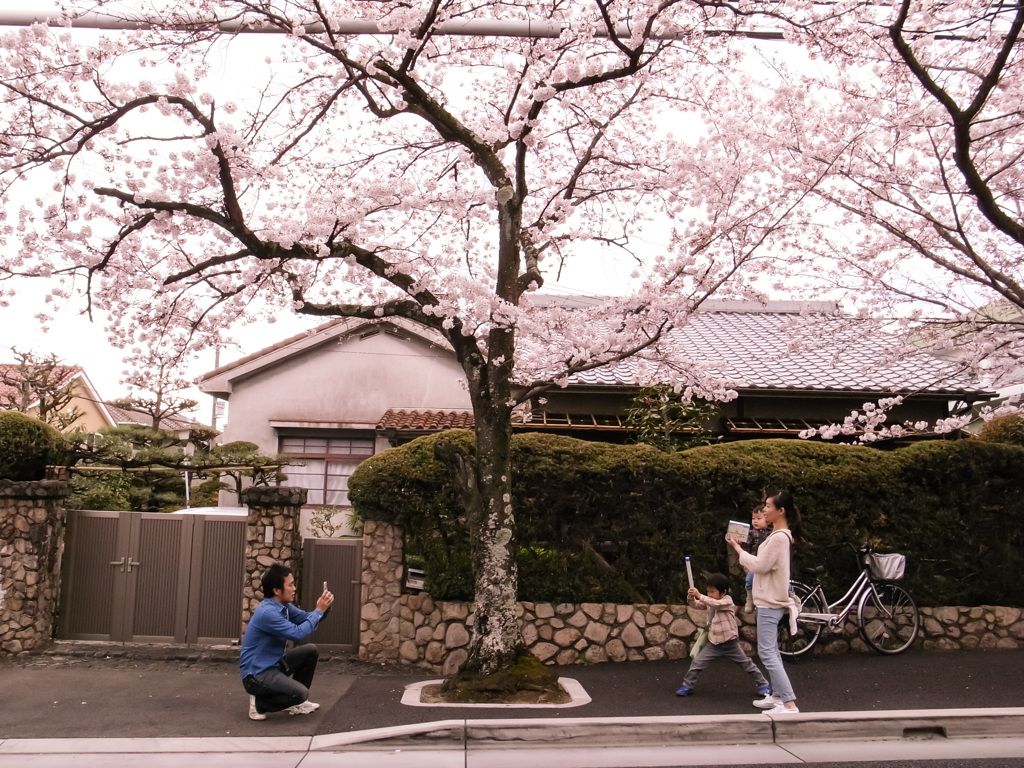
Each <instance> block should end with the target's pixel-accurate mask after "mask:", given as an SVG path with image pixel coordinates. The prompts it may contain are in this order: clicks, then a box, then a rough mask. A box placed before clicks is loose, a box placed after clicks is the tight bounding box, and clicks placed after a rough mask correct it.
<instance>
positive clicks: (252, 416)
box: [224, 332, 470, 453]
mask: <svg viewBox="0 0 1024 768" xmlns="http://www.w3.org/2000/svg"><path fill="white" fill-rule="evenodd" d="M463 380H464V379H463V374H462V369H461V368H460V367H459V365H458V363H457V362H456V361H455V358H454V355H453V354H452V353H451V352H450V351H448V350H445V349H443V348H439V347H436V346H433V345H431V344H430V343H428V342H426V341H425V340H422V339H419V338H416V337H411V338H404V339H403V338H396V337H395V336H393V335H392V334H390V333H386V332H377V333H374V334H373V335H371V336H368V337H366V338H362V337H360V336H358V335H353V336H350V337H343V338H341V339H340V340H338V339H333V340H330V341H328V342H326V343H325V344H323V345H321V346H318V347H314V348H312V349H309V350H307V351H305V352H303V353H301V354H298V355H295V356H293V357H290V358H288V359H285V360H282V361H279V362H277V363H275V364H274V365H273V366H268V367H267V368H264V369H262V370H259V371H256V372H254V373H252V374H251V375H249V376H247V377H245V378H242V379H239V380H235V381H233V382H232V393H231V400H230V409H229V420H228V423H227V425H226V427H225V429H224V440H225V442H230V441H235V440H247V441H250V442H253V443H256V444H257V445H258V446H259V447H260V450H261V451H264V452H267V453H275V452H276V451H277V446H278V435H277V431H276V430H275V429H274V427H273V426H272V424H273V423H275V422H278V423H280V422H288V423H291V424H298V423H308V426H309V427H310V428H317V427H329V428H335V429H346V428H347V429H364V430H365V429H371V430H372V429H373V427H374V426H375V425H376V424H377V422H378V421H379V420H380V417H381V416H383V415H384V412H385V411H387V410H388V409H389V408H395V409H415V410H434V411H436V410H468V409H469V408H470V402H469V395H468V393H467V392H466V389H465V386H464V385H463Z"/></svg>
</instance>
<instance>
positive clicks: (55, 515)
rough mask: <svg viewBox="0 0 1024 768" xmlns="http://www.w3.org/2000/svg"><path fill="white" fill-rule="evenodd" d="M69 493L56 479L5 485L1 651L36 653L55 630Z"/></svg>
mask: <svg viewBox="0 0 1024 768" xmlns="http://www.w3.org/2000/svg"><path fill="white" fill-rule="evenodd" d="M67 494H68V484H67V483H65V482H63V481H55V480H39V481H34V482H17V483H7V484H5V485H4V486H3V487H0V653H9V654H18V653H24V652H26V651H31V650H33V649H36V648H39V647H40V646H42V645H45V644H46V643H48V642H49V641H50V638H51V636H52V634H53V617H54V611H55V609H56V607H57V601H58V599H59V598H60V543H61V539H62V538H63V535H64V508H63V506H62V503H61V502H62V499H63V498H64V497H65V496H67Z"/></svg>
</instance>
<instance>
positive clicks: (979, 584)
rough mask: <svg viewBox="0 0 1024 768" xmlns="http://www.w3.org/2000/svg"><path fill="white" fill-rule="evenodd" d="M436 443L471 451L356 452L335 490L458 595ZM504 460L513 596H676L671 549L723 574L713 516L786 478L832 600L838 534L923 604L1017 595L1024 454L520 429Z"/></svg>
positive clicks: (460, 541)
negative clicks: (678, 440) (892, 569)
mask: <svg viewBox="0 0 1024 768" xmlns="http://www.w3.org/2000/svg"><path fill="white" fill-rule="evenodd" d="M441 440H445V441H451V442H457V443H459V444H460V445H462V446H464V447H465V448H466V449H467V450H470V451H471V450H472V446H473V437H472V434H471V433H468V432H454V431H452V432H445V433H441V434H439V435H431V436H428V437H424V438H420V439H418V440H415V441H413V442H412V443H409V444H407V445H405V446H401V447H399V448H395V449H392V450H390V451H386V452H385V453H382V454H379V455H377V456H374V457H372V458H370V459H368V460H367V461H365V462H363V464H361V465H360V467H359V468H358V469H357V470H356V472H355V474H353V476H352V478H351V481H350V485H349V487H350V491H349V495H350V498H351V500H352V502H353V504H354V506H355V508H356V510H357V512H358V513H359V514H360V515H362V516H363V519H366V520H386V521H392V522H395V523H397V524H398V525H400V526H401V527H402V528H403V530H404V531H405V532H406V536H407V538H408V549H409V550H410V551H414V552H417V553H420V554H422V555H423V556H424V557H425V559H426V563H427V564H426V572H427V589H428V591H430V593H431V594H432V595H434V597H436V598H439V599H467V598H469V597H471V596H472V577H471V574H470V572H469V554H468V534H467V532H466V527H465V524H464V523H465V521H464V519H463V514H462V510H461V508H460V505H459V497H458V494H457V491H456V488H455V485H454V482H453V481H452V479H451V478H450V477H449V476H448V474H447V472H446V470H445V467H444V465H442V464H441V463H440V462H439V461H437V460H436V459H434V456H433V447H434V444H435V443H436V442H438V441H441ZM512 461H513V472H514V476H513V477H514V489H513V493H514V506H515V510H516V525H517V535H518V545H519V567H520V582H519V590H520V597H521V599H524V600H537V601H540V600H545V601H552V602H587V601H594V602H604V601H609V602H680V601H682V600H683V598H684V595H685V591H686V575H685V570H684V569H683V568H682V563H683V557H684V556H685V555H689V556H690V557H691V559H692V560H693V562H694V563H695V565H696V566H697V567H698V568H699V569H702V570H704V571H722V572H725V571H726V568H727V560H726V546H725V544H724V541H723V538H722V537H723V534H724V531H725V527H726V524H727V522H728V521H729V520H730V519H736V520H747V519H748V518H749V514H750V511H751V509H752V508H753V507H754V506H756V505H757V503H759V501H761V500H762V499H763V497H764V495H765V493H767V492H770V491H772V490H775V489H777V488H789V489H790V490H791V491H792V492H793V494H794V497H795V498H796V501H797V504H798V505H799V507H800V510H801V512H802V514H803V519H804V529H805V535H806V538H807V541H806V543H805V544H803V545H802V546H801V547H799V548H798V550H797V554H796V565H797V567H798V568H799V567H800V566H802V565H816V564H822V563H826V564H827V565H828V567H829V573H828V576H827V577H826V580H825V586H826V594H827V595H828V596H829V598H830V599H832V600H836V599H838V598H839V597H841V596H842V590H843V589H844V588H845V586H847V585H848V584H849V582H850V581H852V579H853V577H854V576H855V575H856V573H857V568H858V566H857V563H856V559H855V557H854V556H853V553H852V550H850V549H849V548H846V547H844V544H846V543H853V544H859V543H861V542H865V541H869V542H871V543H872V544H874V545H875V546H876V547H877V548H878V549H879V550H880V551H885V552H902V553H904V554H906V555H907V575H906V579H905V582H904V583H905V585H906V586H907V588H908V589H909V590H910V591H911V593H912V594H913V595H914V596H915V598H916V599H917V600H918V602H919V603H920V604H921V605H980V604H994V605H1017V606H1020V605H1024V582H1022V580H1021V579H1020V578H1019V575H1020V574H1021V573H1022V572H1024V493H1022V491H1024V448H1020V447H1016V446H1009V445H1004V444H996V443H985V442H982V441H979V440H960V441H940V440H936V441H929V442H922V443H917V444H915V445H912V446H909V447H906V448H901V449H898V450H895V451H891V452H883V451H879V450H877V449H874V448H868V447H863V446H848V445H832V444H825V443H818V442H807V441H801V440H751V441H744V442H736V443H726V444H722V445H714V446H704V447H700V448H693V449H691V450H688V451H684V452H681V453H676V454H664V453H661V452H660V451H657V450H655V449H653V448H650V447H649V446H645V445H629V446H620V445H610V444H607V443H594V442H585V441H581V440H574V439H571V438H563V437H557V436H552V435H540V434H524V435H517V436H515V437H514V438H513V444H512ZM608 565H610V566H611V569H609V568H608Z"/></svg>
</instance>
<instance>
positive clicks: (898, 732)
mask: <svg viewBox="0 0 1024 768" xmlns="http://www.w3.org/2000/svg"><path fill="white" fill-rule="evenodd" d="M1022 733H1024V707H1020V708H1005V709H960V710H910V711H888V712H813V713H810V712H809V713H800V714H798V715H775V716H771V715H764V714H752V715H698V716H677V717H655V718H639V717H637V718H631V717H617V718H575V719H567V720H555V719H548V718H536V719H528V720H502V719H492V720H484V719H481V720H463V719H457V720H439V721H435V722H430V723H420V724H415V725H399V726H392V727H388V728H376V729H371V730H365V731H354V732H351V733H338V734H327V735H322V736H312V737H310V736H279V737H238V738H148V739H123V738H115V739H102V738H97V739H80V738H73V739H5V740H0V758H3V757H9V756H14V755H70V754H78V755H115V754H122V755H145V754H150V755H152V754H179V755H181V754H192V755H195V754H215V753H253V754H255V753H260V754H270V753H278V754H283V753H289V754H302V753H311V752H319V753H325V752H334V753H338V752H348V753H351V752H396V753H397V752H402V751H405V750H409V751H413V752H415V751H433V752H469V751H471V750H480V751H487V750H491V751H494V750H498V751H509V752H512V751H515V750H518V749H538V748H546V749H548V750H552V751H555V752H557V751H559V750H563V749H569V750H577V751H578V750H585V749H594V748H615V747H619V748H627V749H636V748H647V749H652V748H653V749H657V748H675V749H677V748H679V747H692V748H701V747H726V746H745V747H748V748H754V747H777V748H782V749H791V748H792V747H793V746H796V745H813V744H826V743H828V744H834V743H836V742H844V743H850V744H852V743H855V742H860V743H865V742H876V743H878V744H917V745H920V744H921V741H922V740H923V739H937V740H941V741H940V744H946V745H948V744H950V743H955V742H961V743H965V744H966V743H969V742H970V743H975V742H979V741H980V742H984V743H988V744H993V745H994V744H998V743H999V742H1000V740H1002V741H1005V742H1006V743H1007V744H1009V743H1011V742H1010V740H1014V741H1021V738H1020V736H1021V734H1022Z"/></svg>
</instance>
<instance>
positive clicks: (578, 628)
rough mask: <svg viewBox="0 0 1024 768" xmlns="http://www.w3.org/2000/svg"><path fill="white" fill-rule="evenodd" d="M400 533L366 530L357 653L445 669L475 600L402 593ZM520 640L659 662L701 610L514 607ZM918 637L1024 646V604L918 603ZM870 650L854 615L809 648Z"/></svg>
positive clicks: (557, 660)
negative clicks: (938, 605) (967, 605)
mask: <svg viewBox="0 0 1024 768" xmlns="http://www.w3.org/2000/svg"><path fill="white" fill-rule="evenodd" d="M401 547H402V536H401V531H400V530H399V529H398V528H396V527H395V526H393V525H390V524H388V523H380V522H367V523H366V527H365V528H364V531H363V586H362V602H363V606H362V617H361V622H360V644H359V657H360V659H363V660H364V661H379V662H385V663H388V662H390V663H398V664H414V665H417V666H420V667H424V668H426V669H429V670H432V671H434V672H439V673H441V674H445V675H447V674H451V673H452V672H454V671H455V670H456V669H458V667H459V666H460V665H461V664H462V662H463V661H464V660H465V658H466V648H467V647H468V645H469V626H470V621H469V619H470V609H471V604H469V603H464V602H446V601H439V600H434V599H433V598H431V597H430V596H429V595H428V594H426V593H419V594H402V589H401V585H402V577H403V572H402V549H401ZM519 616H520V620H521V622H522V631H523V639H524V641H525V642H526V645H527V646H528V648H529V649H530V651H531V652H533V653H534V654H536V655H537V656H538V657H539V658H540V659H541V660H542V661H544V662H546V663H549V664H574V663H577V662H584V663H597V662H604V661H611V662H616V661H645V660H646V661H655V660H658V659H679V658H683V657H685V656H686V655H687V654H688V653H689V651H690V647H691V645H692V643H693V641H694V638H695V636H696V633H697V629H698V625H699V626H703V625H704V624H706V623H707V612H706V611H703V610H696V609H691V608H687V606H685V605H664V604H661V605H614V604H611V603H581V604H576V603H563V604H557V605H555V604H551V603H529V602H523V603H520V604H519ZM738 617H739V620H740V642H741V645H743V647H744V649H745V650H746V651H747V653H748V654H753V652H754V650H755V647H756V627H755V626H754V617H753V615H752V614H745V613H743V612H740V613H739V614H738ZM921 622H922V626H921V633H920V635H919V636H918V643H919V644H920V645H922V646H923V647H924V648H926V649H960V648H964V649H970V648H1024V611H1022V610H1021V609H1020V608H1005V607H990V606H982V607H973V608H959V607H945V608H922V609H921ZM851 651H854V652H856V651H870V649H869V648H868V646H867V645H866V644H865V643H864V641H863V640H862V639H861V637H860V636H859V634H858V630H857V625H856V623H855V621H854V620H853V619H848V620H847V622H846V625H845V626H844V627H843V630H842V631H841V632H836V633H833V634H825V635H823V636H822V638H821V639H820V640H819V641H818V644H817V645H816V646H815V648H814V649H813V653H816V654H817V653H826V654H828V653H847V652H851Z"/></svg>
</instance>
